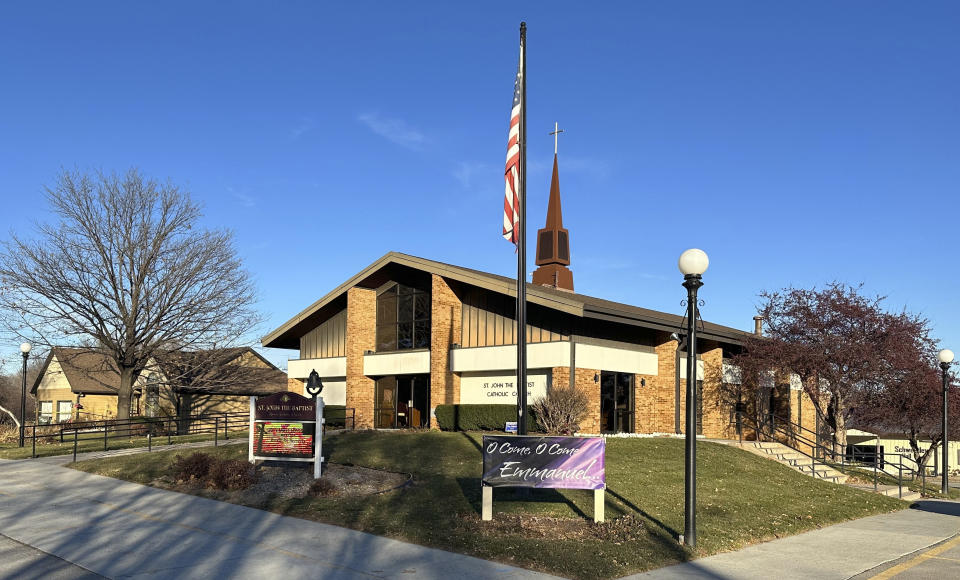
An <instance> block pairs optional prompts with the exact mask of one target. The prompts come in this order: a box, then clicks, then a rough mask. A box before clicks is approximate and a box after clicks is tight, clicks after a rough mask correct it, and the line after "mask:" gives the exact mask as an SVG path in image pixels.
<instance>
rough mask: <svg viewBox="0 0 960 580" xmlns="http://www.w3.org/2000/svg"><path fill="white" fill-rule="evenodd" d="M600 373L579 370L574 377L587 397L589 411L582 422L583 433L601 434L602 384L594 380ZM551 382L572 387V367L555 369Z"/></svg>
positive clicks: (581, 430) (595, 370) (552, 372)
mask: <svg viewBox="0 0 960 580" xmlns="http://www.w3.org/2000/svg"><path fill="white" fill-rule="evenodd" d="M599 372H600V371H599V370H597V369H577V371H576V374H575V375H574V381H575V382H574V386H575V387H577V388H578V389H580V390H581V391H583V392H584V393H586V395H587V409H588V411H587V416H586V417H585V418H584V419H583V420H582V421H580V432H581V433H599V432H600V383H598V382H594V380H593V377H594V376H595V375H596V374H597V373H599ZM550 380H551V383H552V384H553V385H560V386H564V387H567V386H570V367H553V369H552V370H551V372H550Z"/></svg>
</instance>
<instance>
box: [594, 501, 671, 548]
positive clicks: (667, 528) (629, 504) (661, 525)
mask: <svg viewBox="0 0 960 580" xmlns="http://www.w3.org/2000/svg"><path fill="white" fill-rule="evenodd" d="M607 493H609V494H610V495H612V496H613V497H615V498H617V500H619V501H620V503H622V504H623V505H625V506H627V507H628V508H630V509H632V510H633V511H635V512H637V513H638V514H640V515H641V516H643V517H644V518H646V519H648V520H650V521H651V522H653V523H654V524H656V525H657V526H658V527H659V528H660V529H661V530H663V531H664V532H666V533H667V534H669V535H670V537H671V538H673V539H674V540H679V539H680V532H678V531H677V530H675V529H673V528H671V527H670V526H668V525H666V524H665V523H663V522H661V521H660V520H658V519H657V518H655V517H653V516H652V515H650V514H648V513H647V512H645V511H644V510H643V509H641V508H640V507H639V506H637V505H636V504H634V503H633V502H632V501H630V500H629V499H627V498H625V497H623V496H622V495H620V494H619V493H617V492H615V491H613V490H612V489H610V488H609V487H608V488H607ZM681 551H682V550H681Z"/></svg>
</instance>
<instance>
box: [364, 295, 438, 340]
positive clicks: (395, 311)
mask: <svg viewBox="0 0 960 580" xmlns="http://www.w3.org/2000/svg"><path fill="white" fill-rule="evenodd" d="M429 347H430V293H429V292H425V291H423V290H418V289H417V288H412V287H410V286H404V285H402V284H394V285H393V286H391V287H390V288H388V289H387V290H385V291H384V292H382V293H380V295H379V296H377V352H386V351H392V350H407V349H414V348H429Z"/></svg>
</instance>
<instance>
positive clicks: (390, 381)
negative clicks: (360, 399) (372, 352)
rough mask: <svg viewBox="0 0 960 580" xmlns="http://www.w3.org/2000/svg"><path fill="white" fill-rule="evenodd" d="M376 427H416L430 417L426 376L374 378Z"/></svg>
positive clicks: (428, 378) (424, 425)
mask: <svg viewBox="0 0 960 580" xmlns="http://www.w3.org/2000/svg"><path fill="white" fill-rule="evenodd" d="M375 402H376V409H375V410H374V414H375V415H376V418H377V425H376V426H377V428H378V429H395V428H407V427H413V428H420V427H426V426H428V425H429V420H430V375H398V376H386V377H381V378H379V379H377V388H376V400H375Z"/></svg>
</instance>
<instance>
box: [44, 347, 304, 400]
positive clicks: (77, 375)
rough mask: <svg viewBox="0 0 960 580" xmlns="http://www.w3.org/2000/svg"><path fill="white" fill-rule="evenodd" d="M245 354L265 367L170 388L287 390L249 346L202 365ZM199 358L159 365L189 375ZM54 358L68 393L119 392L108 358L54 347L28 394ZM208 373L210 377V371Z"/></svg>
mask: <svg viewBox="0 0 960 580" xmlns="http://www.w3.org/2000/svg"><path fill="white" fill-rule="evenodd" d="M204 352H206V351H204ZM247 353H250V354H252V355H253V356H255V357H256V358H257V359H259V360H260V361H262V362H263V363H265V364H266V365H267V366H265V367H249V366H244V367H241V368H242V369H243V373H244V375H245V376H244V380H242V381H237V383H236V384H235V385H231V384H230V383H229V382H224V383H222V384H213V385H211V386H205V387H204V388H200V389H191V388H190V387H189V386H186V387H182V386H179V385H173V387H174V388H175V389H177V390H182V391H184V392H201V391H202V392H203V393H206V394H222V395H260V394H272V393H275V392H277V391H278V390H283V391H285V390H287V375H286V373H284V372H283V371H281V370H280V369H278V368H277V367H276V365H274V364H273V363H271V362H270V361H269V360H267V359H266V358H264V357H263V355H261V354H260V353H258V352H257V351H255V350H254V349H252V348H250V347H249V346H245V347H236V348H226V349H222V350H221V351H217V352H216V353H215V355H216V359H215V360H212V361H204V363H210V362H212V364H213V365H217V366H219V365H226V364H228V363H230V362H231V361H233V360H236V359H237V358H239V357H241V356H242V355H244V354H247ZM199 356H201V353H196V352H179V353H174V354H173V355H172V356H170V357H168V358H167V359H166V360H164V361H163V363H162V364H163V366H166V367H167V368H166V369H165V371H166V372H167V374H168V375H170V376H180V375H187V374H188V372H187V371H186V370H184V369H189V367H190V366H191V365H190V361H192V360H196V359H197V358H198V357H199ZM54 357H56V359H57V362H58V363H59V364H60V368H61V369H62V371H63V373H64V375H65V376H66V379H67V381H68V382H69V383H70V391H71V392H73V393H84V394H89V395H116V394H117V391H119V389H120V372H119V370H118V369H117V365H116V363H115V362H114V360H113V359H112V358H111V357H110V356H108V355H106V354H104V353H102V352H99V351H97V350H95V349H90V348H71V347H63V346H55V347H53V348H52V349H50V353H49V354H48V355H47V360H46V361H45V362H44V364H43V367H42V368H41V369H40V373H39V374H38V375H37V380H36V381H34V384H33V387H32V388H31V389H30V393H31V394H34V395H35V394H36V392H37V389H38V388H39V387H40V383H41V381H42V380H43V377H44V376H45V375H46V374H47V370H48V369H49V366H50V363H51V362H52V361H53V359H54ZM206 366H207V364H204V367H205V368H206ZM207 374H209V371H208V373H207ZM208 384H209V383H208Z"/></svg>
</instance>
